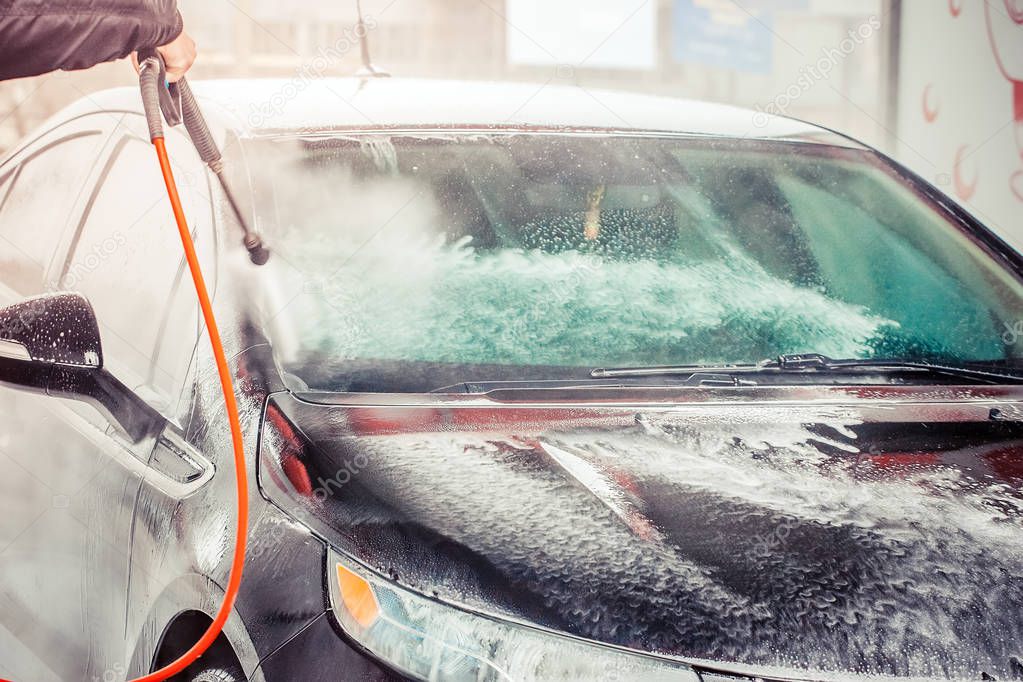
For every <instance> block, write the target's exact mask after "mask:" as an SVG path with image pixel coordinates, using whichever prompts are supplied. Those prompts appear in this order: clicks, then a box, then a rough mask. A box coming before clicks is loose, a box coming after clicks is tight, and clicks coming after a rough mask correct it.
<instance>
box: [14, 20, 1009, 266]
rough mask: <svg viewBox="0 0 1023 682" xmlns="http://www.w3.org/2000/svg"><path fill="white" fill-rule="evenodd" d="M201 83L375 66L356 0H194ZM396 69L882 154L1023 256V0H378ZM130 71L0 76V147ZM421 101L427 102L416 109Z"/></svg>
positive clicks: (379, 60) (380, 34)
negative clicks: (754, 114) (691, 116)
mask: <svg viewBox="0 0 1023 682" xmlns="http://www.w3.org/2000/svg"><path fill="white" fill-rule="evenodd" d="M179 6H180V9H181V13H182V15H183V16H184V19H185V26H186V27H187V30H188V31H189V32H190V33H191V35H192V36H193V37H194V38H195V39H196V41H197V42H198V44H199V60H198V62H197V63H196V65H195V67H194V69H193V71H192V72H191V73H190V75H189V77H190V79H192V80H196V79H200V78H222V77H280V78H284V79H289V80H293V81H294V85H295V87H298V88H300V87H302V84H303V83H306V82H308V79H310V78H316V77H320V76H340V75H350V74H352V73H354V72H355V71H356V70H357V69H358V68H359V66H360V59H359V45H358V36H357V31H356V11H355V0H342V1H337V0H333V1H331V2H325V1H323V0H304V1H303V2H301V3H286V2H280V1H279V0H180V2H179ZM363 12H364V15H365V18H366V27H367V28H366V31H365V33H366V36H367V39H368V42H369V45H370V47H371V51H372V56H373V61H374V62H375V64H376V65H378V66H379V67H381V68H383V69H385V70H387V71H389V72H391V73H392V74H393V75H395V76H399V77H404V76H408V77H425V78H449V79H466V80H513V81H529V82H535V83H537V87H538V88H539V87H542V86H543V87H545V86H546V85H551V84H558V85H566V86H578V87H579V96H580V97H587V96H591V95H590V94H589V93H592V92H593V91H595V90H596V89H600V88H610V89H618V90H629V91H636V92H644V93H654V94H662V95H670V96H677V97H688V98H696V99H703V100H711V101H715V102H724V103H729V104H736V105H740V106H744V107H749V108H751V109H754V110H756V111H758V112H767V113H774V114H784V115H788V116H794V117H797V118H802V119H807V120H810V121H812V122H815V123H819V124H821V125H824V126H827V127H830V128H833V129H836V130H838V131H841V132H844V133H847V134H849V135H852V136H854V137H856V138H859V139H861V140H863V141H864V142H867V143H868V144H871V145H873V146H875V147H878V148H880V149H881V150H883V151H885V152H886V153H888V154H890V155H892V156H894V157H896V158H897V159H899V160H900V161H902V162H904V163H906V164H907V165H908V166H909V167H910V168H912V169H913V170H915V171H916V172H917V173H919V174H921V175H923V176H924V177H925V178H927V179H928V180H930V181H931V182H933V183H935V184H937V185H938V186H940V187H941V188H942V189H943V190H944V191H946V192H947V193H948V194H950V195H951V196H953V197H955V198H956V200H957V201H959V202H960V203H961V204H963V205H964V206H965V207H966V208H967V209H968V210H970V211H972V212H973V213H974V214H975V215H977V216H978V217H979V218H980V219H981V220H983V221H984V222H986V223H987V224H988V225H990V226H991V227H992V228H994V229H995V230H996V231H998V232H999V233H1001V234H1002V235H1003V237H1005V238H1007V239H1008V240H1009V241H1010V242H1012V243H1013V244H1014V245H1015V246H1017V248H1023V225H1021V224H1020V220H1019V216H1020V215H1021V213H1023V212H1021V209H1023V0H363ZM135 83H136V81H135V78H134V72H133V71H132V69H131V67H130V66H129V65H128V63H127V62H121V63H115V64H106V65H103V66H100V67H97V68H95V69H92V70H90V71H88V72H78V73H57V74H51V75H48V76H42V77H39V78H29V79H22V80H18V81H12V82H7V83H0V153H3V152H4V151H6V150H9V149H10V148H11V147H12V146H14V145H16V144H17V142H18V140H20V139H21V138H23V137H24V136H26V135H28V134H29V133H30V132H31V131H32V130H33V129H34V128H36V127H37V126H39V125H40V124H41V123H42V122H43V121H44V120H45V119H46V117H48V116H49V115H50V114H52V113H54V112H56V111H57V110H59V109H60V108H61V107H63V106H64V105H66V104H68V103H69V102H71V101H73V100H75V99H78V98H80V97H87V96H89V93H91V92H95V91H96V90H100V89H103V88H107V87H111V86H117V85H134V84H135ZM409 106H413V107H414V106H415V102H410V103H409Z"/></svg>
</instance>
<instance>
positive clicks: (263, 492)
mask: <svg viewBox="0 0 1023 682" xmlns="http://www.w3.org/2000/svg"><path fill="white" fill-rule="evenodd" d="M196 90H197V92H199V94H200V100H201V101H202V102H203V105H204V109H205V110H206V113H207V117H208V119H209V120H210V123H211V127H212V128H213V130H214V134H215V135H216V136H217V137H218V139H219V141H220V143H221V144H222V147H223V148H224V149H225V158H226V161H227V169H228V171H227V172H228V174H229V176H230V181H231V183H232V184H233V186H234V188H235V191H236V192H237V193H238V194H239V196H240V198H241V204H242V207H241V208H242V211H243V212H244V213H245V214H246V215H247V216H249V217H250V219H251V222H252V223H253V224H254V225H255V226H256V227H257V228H258V229H259V230H260V231H261V232H262V233H263V235H264V237H265V239H266V241H267V243H268V245H269V247H270V249H271V251H272V255H271V258H270V261H269V263H268V264H266V265H265V266H262V267H258V266H255V265H252V264H251V263H250V262H249V261H248V260H247V258H246V255H245V252H244V250H243V249H242V248H241V246H240V244H239V241H240V231H239V229H238V226H237V225H236V224H235V223H234V219H233V214H232V213H231V212H230V211H229V210H227V209H226V208H225V200H224V197H223V195H222V194H221V191H220V189H219V187H218V186H217V185H216V184H215V183H212V182H210V177H209V175H208V173H207V172H206V171H205V170H204V168H203V166H202V164H201V162H200V161H199V159H198V157H197V155H196V153H195V152H194V150H193V149H192V148H191V147H190V146H189V144H188V142H187V138H186V137H185V136H184V134H183V133H182V132H181V131H179V130H172V131H171V132H169V134H168V147H169V149H170V154H171V158H172V160H173V162H174V163H175V166H176V168H175V172H176V174H177V177H178V182H179V185H180V186H181V189H182V194H183V196H184V200H185V209H186V213H187V215H188V217H189V219H190V223H191V226H192V228H193V230H194V235H195V238H196V241H197V244H198V248H199V255H200V259H201V260H202V263H203V267H204V270H205V273H206V278H207V280H208V282H209V283H210V286H211V288H212V289H213V291H214V305H215V307H216V310H217V314H218V319H219V321H220V325H221V330H222V333H223V335H224V337H225V343H226V346H227V350H228V356H229V358H230V361H231V366H232V370H233V373H234V379H235V382H236V388H237V390H238V394H239V400H240V403H241V409H242V417H243V424H244V430H245V436H246V447H247V453H248V456H249V470H248V471H247V474H248V476H249V480H250V486H251V489H252V490H253V491H257V490H258V494H255V493H254V494H253V495H252V496H251V500H250V510H249V511H250V516H251V519H252V521H251V526H250V541H249V549H248V554H247V563H246V568H245V574H244V580H243V583H242V588H241V592H240V595H239V597H238V600H237V602H236V605H235V609H234V612H233V615H232V617H231V618H230V619H229V621H228V623H227V626H226V627H225V629H224V633H223V635H222V636H221V638H220V639H219V640H218V641H217V643H216V644H215V645H214V647H213V648H212V649H211V650H210V651H209V652H208V653H207V654H206V655H204V656H203V657H202V658H201V659H200V660H199V661H198V662H197V663H196V664H194V665H193V666H192V667H191V668H189V669H188V670H187V671H186V672H185V673H183V674H182V675H181V676H180V678H181V679H185V680H196V681H198V680H204V681H210V680H214V681H219V682H230V681H232V680H242V679H245V680H268V681H271V682H276V681H287V680H302V681H303V682H316V681H319V680H324V681H326V680H378V679H402V678H409V679H418V680H456V681H458V680H473V681H477V680H516V681H520V680H522V681H525V680H596V679H600V680H615V679H617V680H622V681H625V680H703V681H704V682H712V681H714V682H720V681H721V680H743V679H772V680H788V679H801V680H802V679H843V680H845V679H853V678H860V677H864V678H866V677H872V678H873V677H896V678H936V679H1000V680H1004V679H1023V549H1021V547H1023V516H1021V513H1023V385H1021V383H1023V281H1021V277H1020V273H1021V259H1020V256H1019V255H1018V254H1017V253H1015V252H1014V251H1013V250H1011V249H1010V248H1009V247H1008V246H1006V244H1005V243H1004V242H1002V241H1001V240H1000V239H999V238H998V237H996V236H995V235H993V234H992V233H991V232H990V231H989V230H988V229H986V228H985V227H984V226H983V225H981V224H980V223H979V222H978V221H977V220H976V219H975V218H973V217H972V216H971V215H970V214H969V213H967V212H966V211H964V210H963V209H962V208H960V207H959V206H958V205H956V204H955V203H954V202H953V201H951V200H950V199H949V198H948V197H946V196H945V195H943V194H942V193H941V192H940V191H938V190H936V189H935V188H934V187H932V186H930V185H929V184H928V183H926V182H925V181H923V180H921V179H920V178H918V177H916V176H914V175H913V174H912V173H910V172H909V171H907V170H906V169H905V168H903V167H901V166H900V165H898V164H897V163H895V162H893V161H892V160H890V159H888V158H886V157H884V156H883V155H881V154H880V153H878V152H876V151H874V150H871V149H869V148H867V147H865V146H863V145H861V144H859V143H857V142H855V141H853V140H850V139H848V138H845V137H842V136H840V135H838V134H835V133H831V132H829V131H826V130H823V129H820V128H817V127H814V126H811V125H808V124H804V123H801V122H797V121H793V120H789V119H783V118H775V117H766V116H764V115H762V114H753V113H752V112H747V111H743V110H740V109H734V108H730V107H721V106H715V105H707V104H699V103H691V102H682V101H676V100H666V99H658V98H649V97H639V96H633V95H615V94H612V93H590V95H592V96H589V95H587V94H585V93H581V92H580V91H578V90H576V89H567V90H566V89H559V88H555V87H543V88H539V90H538V89H537V87H534V86H511V85H481V84H473V85H469V84H459V83H450V82H417V81H403V80H398V79H383V80H372V81H360V80H357V79H353V80H327V81H322V82H316V83H313V82H296V81H237V82H219V83H212V84H205V85H202V84H200V85H198V86H196ZM138 100H139V98H138V93H137V92H136V91H134V90H131V89H125V90H113V91H108V92H104V93H99V94H97V95H93V96H90V97H89V98H88V99H86V100H82V101H81V102H79V103H78V104H75V105H73V106H72V107H71V108H69V109H68V110H66V111H64V112H63V113H61V114H59V115H58V116H57V117H55V118H54V119H53V120H51V121H50V122H49V123H48V124H47V125H46V126H44V128H43V129H42V130H41V131H39V133H38V134H36V135H35V136H33V137H32V138H31V139H29V140H27V141H26V142H25V143H24V144H23V145H22V146H20V147H19V148H18V149H17V150H15V151H14V152H13V154H11V155H9V156H8V157H7V158H6V160H4V161H3V163H2V165H0V243H2V244H3V249H2V250H0V306H3V308H2V309H0V383H2V384H3V386H2V387H0V464H2V467H3V469H2V470H3V473H4V475H3V476H0V505H2V506H0V511H2V513H0V677H4V678H10V679H13V680H18V681H19V682H20V681H23V680H24V681H27V680H32V681H37V680H122V679H125V678H131V677H134V676H137V675H140V674H144V673H145V672H148V671H150V670H153V669H156V668H157V667H159V666H161V665H163V664H165V663H167V662H169V661H170V660H173V659H174V658H176V657H177V656H178V655H179V654H180V653H182V652H183V651H184V650H186V649H187V648H188V647H190V646H191V645H192V643H194V642H195V641H196V639H197V638H198V637H199V636H200V635H201V633H202V632H203V631H204V630H205V628H206V626H207V625H208V624H209V622H210V619H211V615H212V614H213V613H215V611H216V609H217V607H218V605H219V603H220V600H221V598H222V596H223V589H222V588H223V586H224V585H225V584H226V579H227V572H228V568H229V566H230V559H231V550H232V547H233V529H234V520H235V496H234V494H235V493H234V471H233V469H232V464H231V461H232V459H231V443H230V437H229V433H228V426H227V422H226V419H225V408H224V404H223V397H222V396H221V395H220V393H219V385H218V384H217V381H216V375H215V370H214V367H213V362H212V355H211V352H210V348H209V343H208V340H207V339H206V338H205V336H206V335H205V332H204V329H203V328H202V325H201V318H200V316H199V315H198V307H197V304H196V299H195V294H194V292H193V289H192V284H191V282H190V280H189V277H188V273H187V271H186V269H185V264H184V260H183V256H182V253H181V249H180V244H179V241H178V235H177V232H176V230H175V228H174V224H173V219H172V216H171V212H170V208H169V206H168V204H167V199H166V197H165V195H164V189H163V185H162V183H161V181H160V176H159V169H158V167H157V163H156V158H155V155H154V154H153V152H152V149H151V147H150V145H149V142H148V138H147V135H146V128H145V122H144V119H143V117H142V112H141V106H140V104H139V101H138Z"/></svg>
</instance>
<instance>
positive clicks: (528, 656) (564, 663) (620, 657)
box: [327, 551, 700, 682]
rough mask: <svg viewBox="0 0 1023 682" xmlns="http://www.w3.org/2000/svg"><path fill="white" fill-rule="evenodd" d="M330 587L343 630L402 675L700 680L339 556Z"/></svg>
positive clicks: (656, 660)
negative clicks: (485, 611) (422, 590)
mask: <svg viewBox="0 0 1023 682" xmlns="http://www.w3.org/2000/svg"><path fill="white" fill-rule="evenodd" d="M327 570H328V571H329V573H330V575H328V580H327V582H328V583H329V585H330V601H331V606H332V608H333V612H334V616H335V617H336V618H337V621H338V624H339V625H340V626H341V628H342V629H343V630H344V631H345V633H347V634H348V635H349V636H350V637H351V638H352V639H353V640H355V641H356V642H357V643H359V644H360V645H361V646H363V647H364V648H365V649H366V650H368V651H369V652H370V653H372V654H374V655H375V656H377V657H378V658H380V659H381V660H382V661H385V662H386V663H388V664H389V665H391V666H393V667H394V668H396V669H397V670H399V671H401V672H403V673H405V674H407V675H409V676H411V677H416V678H419V679H422V680H445V681H448V680H451V681H454V682H458V681H460V680H466V681H472V682H491V681H494V682H496V681H498V680H500V681H502V682H504V681H510V680H514V681H515V682H532V681H533V680H587V681H589V680H623V681H625V680H640V679H641V680H652V681H654V682H657V681H660V680H664V681H668V680H671V681H672V682H678V681H679V680H682V681H689V680H691V681H692V682H700V677H699V675H698V674H697V673H696V672H695V671H694V670H693V669H692V668H691V667H690V666H688V665H686V664H685V663H683V662H681V661H674V660H672V659H668V658H660V657H654V656H649V655H645V654H642V653H638V652H632V651H628V650H625V649H618V648H614V647H609V646H605V645H601V644H594V643H590V642H586V641H584V640H580V639H576V638H573V637H569V636H565V635H559V634H557V633H553V632H549V631H546V630H541V629H539V628H536V627H532V626H528V625H521V624H518V623H514V622H511V621H505V620H500V619H497V618H492V617H490V616H485V615H481V614H478V613H474V612H471V611H468V610H464V609H462V608H459V607H457V606H453V605H450V604H445V603H441V602H438V601H435V600H433V599H429V598H427V597H424V596H422V595H419V594H416V593H414V592H412V591H410V590H406V589H404V588H402V587H399V586H397V585H395V584H394V583H392V582H390V581H387V580H384V579H383V578H380V577H379V576H377V575H374V574H373V573H371V572H370V571H368V570H367V569H365V568H363V567H362V566H360V565H359V564H357V563H356V562H354V561H352V560H351V559H348V558H347V557H342V556H341V555H339V554H337V553H336V552H334V551H330V552H329V554H328V563H327Z"/></svg>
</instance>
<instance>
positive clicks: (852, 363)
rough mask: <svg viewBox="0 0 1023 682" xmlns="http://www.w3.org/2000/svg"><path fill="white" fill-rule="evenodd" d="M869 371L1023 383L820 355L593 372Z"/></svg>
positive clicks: (969, 370) (997, 375)
mask: <svg viewBox="0 0 1023 682" xmlns="http://www.w3.org/2000/svg"><path fill="white" fill-rule="evenodd" d="M855 370H868V371H872V372H876V373H879V374H885V373H892V372H920V373H928V374H940V375H944V376H951V377H955V378H960V379H972V380H974V381H984V382H987V383H993V384H997V383H1004V382H1009V383H1014V384H1016V383H1023V376H1020V375H1014V374H1005V373H1001V372H993V371H989V370H987V369H976V368H973V367H965V366H955V365H942V364H932V363H929V362H912V361H905V360H891V359H866V360H863V359H848V360H835V359H832V358H829V357H827V356H826V355H821V354H819V353H801V354H790V355H780V356H778V357H777V358H775V359H767V360H762V361H760V362H757V363H755V364H735V365H728V364H725V365H659V366H658V365H651V366H647V367H615V368H598V369H594V370H591V371H590V376H591V377H593V378H594V379H608V378H612V377H640V376H670V375H699V374H704V373H713V374H774V373H786V372H799V373H802V372H805V373H812V372H839V373H840V372H844V371H855Z"/></svg>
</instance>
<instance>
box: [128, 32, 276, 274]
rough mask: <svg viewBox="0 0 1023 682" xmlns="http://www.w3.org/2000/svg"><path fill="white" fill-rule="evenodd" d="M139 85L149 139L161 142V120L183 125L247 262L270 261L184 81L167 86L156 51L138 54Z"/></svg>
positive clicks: (165, 73) (171, 124)
mask: <svg viewBox="0 0 1023 682" xmlns="http://www.w3.org/2000/svg"><path fill="white" fill-rule="evenodd" d="M138 57H139V66H140V71H139V85H140V87H141V89H142V105H143V107H144V108H145V111H146V123H147V124H148V125H149V137H150V138H152V139H157V138H160V139H162V138H163V120H162V119H161V116H160V114H161V113H162V114H163V119H165V120H166V121H167V125H169V126H172V127H173V126H177V125H179V124H181V123H184V124H185V130H187V131H188V136H189V137H190V138H192V144H193V145H195V149H196V151H197V152H199V158H201V159H202V161H203V163H205V164H206V165H207V166H208V167H209V169H210V170H211V171H213V173H214V174H215V175H216V176H217V179H218V180H219V181H220V187H221V189H223V191H224V196H225V197H227V202H228V203H229V204H230V205H231V210H232V211H233V212H234V215H235V218H237V220H238V224H239V225H240V226H241V228H242V231H243V233H244V236H243V239H242V243H243V244H244V245H245V248H246V249H247V250H248V252H249V258H250V259H251V260H252V262H253V263H255V264H256V265H263V264H265V263H266V262H267V261H268V260H269V259H270V252H269V251H268V250H267V249H266V247H264V246H263V240H262V239H261V238H260V236H259V235H258V234H256V233H255V232H254V231H253V230H251V229H250V228H249V224H248V221H247V220H246V219H245V216H244V215H243V214H242V211H241V208H239V206H238V202H237V200H236V199H235V197H234V193H233V192H232V191H231V186H230V185H229V184H228V182H227V178H226V177H225V176H224V160H223V158H222V157H221V155H220V149H219V148H217V143H216V142H215V141H214V140H213V134H212V133H210V129H209V126H208V125H206V119H205V118H203V115H202V111H200V109H199V104H198V102H196V101H195V95H193V94H192V89H191V88H190V87H189V86H188V81H186V80H185V79H184V78H181V79H180V80H178V81H176V82H174V83H168V82H167V71H166V67H165V65H164V63H163V58H162V57H160V55H159V53H157V51H156V50H153V49H148V50H140V51H139V55H138Z"/></svg>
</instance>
